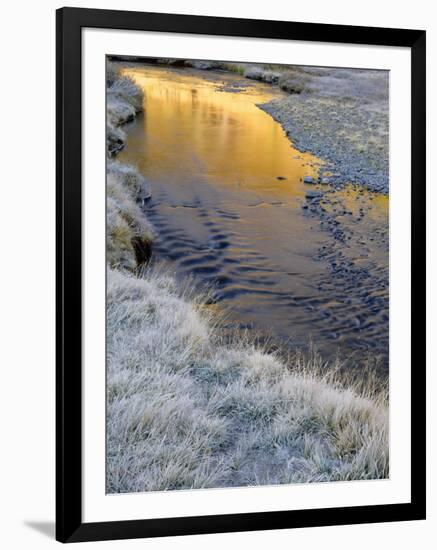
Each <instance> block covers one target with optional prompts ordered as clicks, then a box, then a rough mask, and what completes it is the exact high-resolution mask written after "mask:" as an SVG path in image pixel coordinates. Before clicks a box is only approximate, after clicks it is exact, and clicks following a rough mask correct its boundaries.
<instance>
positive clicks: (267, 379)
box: [107, 269, 388, 492]
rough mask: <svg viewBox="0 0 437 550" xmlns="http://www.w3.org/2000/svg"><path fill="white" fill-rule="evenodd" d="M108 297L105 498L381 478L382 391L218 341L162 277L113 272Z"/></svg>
mask: <svg viewBox="0 0 437 550" xmlns="http://www.w3.org/2000/svg"><path fill="white" fill-rule="evenodd" d="M107 301H108V306H107V307H108V311H107V323H108V325H107V335H108V341H107V346H108V347H107V349H108V371H107V372H108V385H107V403H108V415H107V443H108V456H107V474H108V475H107V490H108V492H135V491H151V490H168V489H191V488H199V487H221V486H243V485H264V484H279V483H292V482H315V481H339V480H350V479H376V478H385V477H387V476H388V409H387V404H386V401H385V398H384V397H383V396H382V395H379V396H378V395H375V393H369V392H367V390H363V389H362V388H361V389H360V393H358V391H356V390H354V389H353V388H351V387H349V388H347V387H345V385H344V384H342V383H341V381H340V380H339V379H336V377H335V375H334V376H333V375H330V376H329V377H324V376H323V375H322V374H321V369H320V367H321V365H320V360H319V359H318V358H317V356H314V357H312V358H311V360H310V362H309V363H306V362H305V361H304V360H303V358H302V357H299V356H296V357H294V358H293V359H292V360H291V361H290V364H285V363H284V362H282V361H281V360H280V359H279V358H278V357H277V356H275V355H272V354H268V353H266V352H264V351H263V350H260V349H256V348H255V347H254V346H253V345H251V343H250V342H248V341H247V340H245V339H244V338H243V339H238V338H236V340H235V341H234V342H232V343H229V342H227V343H226V344H225V343H224V342H223V341H222V340H221V336H220V329H219V326H217V323H219V322H220V321H217V316H216V312H214V311H211V310H210V309H209V308H208V306H205V305H204V301H202V299H201V298H199V296H196V295H195V294H194V293H193V292H192V291H191V290H190V285H186V286H185V288H181V287H180V285H179V284H177V283H176V282H175V279H174V278H173V277H172V276H171V275H170V274H169V273H168V271H165V270H161V271H159V270H158V271H156V270H155V271H154V270H151V269H148V270H147V271H145V273H144V274H143V275H142V276H141V277H135V276H133V275H130V274H128V273H127V272H121V271H117V270H112V269H109V270H108V289H107ZM213 319H214V320H213ZM366 393H368V395H366Z"/></svg>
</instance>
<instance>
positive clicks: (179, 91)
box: [118, 65, 388, 371]
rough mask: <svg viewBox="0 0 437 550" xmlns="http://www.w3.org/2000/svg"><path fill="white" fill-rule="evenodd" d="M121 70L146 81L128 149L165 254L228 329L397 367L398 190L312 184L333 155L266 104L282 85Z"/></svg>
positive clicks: (217, 75)
mask: <svg viewBox="0 0 437 550" xmlns="http://www.w3.org/2000/svg"><path fill="white" fill-rule="evenodd" d="M124 73H125V74H128V75H129V76H131V77H132V78H133V79H134V80H135V81H136V82H137V83H138V84H139V85H141V86H142V87H143V89H144V97H145V99H144V114H142V115H140V116H139V117H138V118H137V119H136V120H135V121H134V122H132V123H130V124H129V125H128V126H126V130H127V134H128V138H127V143H126V147H125V148H124V150H123V151H121V153H120V154H119V156H118V158H119V159H120V161H121V162H127V163H130V164H133V165H136V166H137V167H138V168H139V170H140V171H141V172H142V174H143V175H144V176H145V178H146V179H147V181H148V182H149V183H150V186H151V190H152V199H151V201H150V202H149V203H148V204H147V205H146V206H145V211H146V213H147V216H148V218H149V219H150V221H151V222H152V223H153V225H154V226H155V227H156V229H157V233H158V239H157V242H156V245H155V248H154V257H155V258H156V260H162V259H165V260H167V261H168V262H170V263H171V265H172V268H173V269H174V271H175V272H176V274H177V276H178V277H181V278H185V277H187V276H193V277H195V279H196V280H197V281H198V282H199V284H200V285H203V284H206V285H209V286H211V287H212V289H213V295H214V298H215V302H216V303H217V304H218V307H220V309H221V310H222V311H224V312H225V314H226V318H227V320H228V326H229V327H230V328H231V329H232V328H244V329H249V330H251V331H253V332H254V333H257V334H260V335H262V336H263V337H265V338H269V337H271V338H273V339H274V340H276V341H278V342H280V343H281V345H286V346H287V347H288V348H292V349H295V348H300V349H306V348H307V346H308V345H309V343H310V342H313V343H314V344H315V345H316V347H317V348H318V350H319V351H320V353H321V354H322V355H323V356H324V357H326V358H327V359H330V358H332V357H334V356H335V355H336V354H339V355H340V357H341V358H343V359H346V360H347V361H349V363H350V364H354V363H356V364H360V365H361V364H362V363H363V362H364V358H365V356H366V354H367V353H369V354H370V355H372V356H375V357H378V358H379V364H380V368H381V369H383V370H384V371H386V370H387V368H388V197H387V196H384V195H379V194H376V193H370V192H368V191H366V190H364V189H359V188H358V187H357V186H354V185H350V186H346V187H345V188H342V189H331V188H330V186H321V185H320V186H315V185H307V184H305V183H304V181H303V180H304V178H305V177H308V176H310V177H317V172H318V169H319V167H320V166H321V165H322V164H323V163H322V161H321V160H320V159H318V158H316V157H314V156H312V155H311V154H309V153H302V152H299V151H297V150H296V149H294V148H293V146H292V143H291V142H290V140H289V139H288V138H287V136H286V135H285V133H284V131H283V129H282V128H281V126H280V125H279V124H278V123H277V122H275V121H274V120H273V119H272V118H271V117H270V116H269V115H268V114H267V113H265V112H264V111H263V110H261V109H260V108H259V107H257V104H261V103H265V102H268V101H270V100H271V99H273V98H277V97H281V95H282V94H283V92H281V91H280V90H279V89H277V88H274V87H272V86H269V85H267V84H263V83H259V82H254V81H249V80H247V79H244V78H242V77H241V76H239V75H238V74H232V73H221V72H213V71H196V70H194V69H188V68H187V69H185V68H183V69H176V68H168V67H159V66H152V65H150V66H147V65H142V66H135V67H133V66H128V67H126V68H125V69H124ZM290 137H291V139H292V135H291V136H290ZM310 190H311V191H312V192H313V193H318V192H319V193H322V194H323V195H322V198H321V200H317V204H316V205H314V204H313V202H312V200H311V198H308V197H307V195H308V193H309V191H310ZM314 190H316V191H314Z"/></svg>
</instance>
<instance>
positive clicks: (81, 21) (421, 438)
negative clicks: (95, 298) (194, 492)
mask: <svg viewBox="0 0 437 550" xmlns="http://www.w3.org/2000/svg"><path fill="white" fill-rule="evenodd" d="M56 25H57V28H56V63H57V79H56V86H57V90H56V91H57V105H56V111H57V123H56V132H57V167H56V178H57V227H56V237H57V279H56V280H57V293H56V297H57V308H56V322H57V331H56V345H57V353H56V361H57V370H56V376H57V380H56V414H57V421H56V437H57V442H56V538H57V540H59V541H61V542H78V541H93V540H108V539H127V538H139V537H158V536H160V537H161V536H171V535H189V534H200V533H220V532H233V531H251V530H266V529H282V528H293V527H311V526H322V525H343V524H353V523H355V524H358V523H377V522H391V521H405V520H418V519H424V518H425V509H426V506H425V481H426V480H425V466H426V465H425V459H426V458H425V426H426V424H425V420H426V416H425V48H426V33H425V31H422V30H406V29H391V28H373V27H357V26H344V25H326V24H313V23H293V22H286V21H265V20H264V21H263V20H249V19H233V18H222V17H204V16H187V15H173V14H172V15H170V14H162V13H142V12H128V11H110V10H96V9H79V8H62V9H59V10H57V14H56ZM85 27H88V28H90V27H93V28H104V29H128V30H144V31H155V32H172V33H193V34H207V35H221V36H233V37H257V38H271V39H278V38H280V39H290V40H303V41H316V42H336V43H346V44H370V45H380V46H396V47H407V48H410V49H411V71H412V73H411V74H412V87H411V105H412V120H411V138H412V147H411V155H412V157H411V158H412V164H411V178H412V213H411V214H412V250H411V254H412V267H411V269H412V271H411V274H412V324H411V326H412V334H411V336H412V350H411V353H412V356H411V367H412V368H411V410H412V418H411V421H412V422H411V426H412V434H411V436H412V438H411V442H412V444H411V449H412V451H411V452H412V454H411V502H410V503H405V504H387V505H374V506H354V507H344V508H328V509H326V508H323V509H311V510H294V511H277V512H262V513H243V514H226V515H212V516H211V515H210V516H198V517H183V518H180V517H170V518H165V519H147V518H145V519H141V520H135V521H108V522H101V523H83V522H82V462H81V461H82V429H81V422H82V413H81V407H82V399H81V390H82V373H81V365H82V358H81V356H82V285H81V273H82V258H81V256H82V244H81V243H82V215H81V203H82V190H81V164H82V162H81V161H82V159H81V146H82V138H81V116H82V110H81V109H82V107H81V68H82V45H81V31H82V29H83V28H85Z"/></svg>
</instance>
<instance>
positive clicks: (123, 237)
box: [106, 62, 154, 271]
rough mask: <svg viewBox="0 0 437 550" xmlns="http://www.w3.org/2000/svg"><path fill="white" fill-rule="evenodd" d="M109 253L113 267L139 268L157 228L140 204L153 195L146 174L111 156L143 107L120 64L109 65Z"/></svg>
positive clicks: (131, 81) (148, 256)
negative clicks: (152, 224) (123, 74)
mask: <svg viewBox="0 0 437 550" xmlns="http://www.w3.org/2000/svg"><path fill="white" fill-rule="evenodd" d="M106 71H107V72H106V83H107V86H106V89H107V101H106V109H107V113H106V121H107V134H106V135H107V152H108V157H109V158H108V161H107V167H106V233H107V239H106V255H107V262H108V264H109V266H111V267H118V268H124V269H129V270H131V271H132V270H135V269H136V268H137V267H138V266H139V265H143V264H145V263H148V261H149V259H150V255H151V244H152V240H153V237H154V231H153V228H152V226H151V224H150V223H149V222H148V220H147V218H146V215H145V213H144V212H143V211H142V209H141V206H140V205H144V202H145V201H146V200H147V199H148V198H149V197H150V189H149V186H148V184H147V182H146V181H145V179H144V177H143V176H142V175H141V174H140V173H139V171H138V170H137V169H136V168H135V167H133V166H129V165H126V164H122V163H120V162H116V161H112V160H110V158H111V157H112V156H114V155H116V154H117V152H118V151H119V150H120V149H121V147H123V145H124V141H125V133H124V131H123V130H122V129H121V128H120V126H121V125H122V124H125V123H126V122H128V121H129V120H132V119H133V118H134V117H135V116H136V115H137V113H138V112H140V110H141V109H142V102H143V93H142V90H141V88H139V87H138V86H137V85H136V84H135V83H134V82H133V80H131V79H129V78H126V77H122V76H120V71H119V67H118V66H117V65H116V64H114V63H111V62H108V63H107V67H106Z"/></svg>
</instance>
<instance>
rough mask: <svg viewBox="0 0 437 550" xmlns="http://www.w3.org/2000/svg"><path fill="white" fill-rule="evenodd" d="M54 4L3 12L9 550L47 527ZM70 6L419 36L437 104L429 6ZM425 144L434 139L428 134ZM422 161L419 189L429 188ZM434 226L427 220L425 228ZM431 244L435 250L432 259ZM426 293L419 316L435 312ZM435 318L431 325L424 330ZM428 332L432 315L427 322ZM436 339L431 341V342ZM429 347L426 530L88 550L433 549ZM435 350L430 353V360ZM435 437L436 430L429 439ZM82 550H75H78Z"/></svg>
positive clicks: (0, 476)
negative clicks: (422, 33)
mask: <svg viewBox="0 0 437 550" xmlns="http://www.w3.org/2000/svg"><path fill="white" fill-rule="evenodd" d="M62 5H63V4H62V2H56V1H54V0H45V1H44V3H40V2H30V1H29V0H24V1H23V0H22V1H21V2H11V3H6V4H4V5H3V7H2V31H1V33H0V40H1V49H0V52H1V67H2V71H1V73H2V74H1V77H2V78H1V81H2V84H1V86H0V95H1V101H0V105H1V110H2V114H1V118H0V121H1V127H0V151H1V153H2V169H1V172H0V173H1V184H0V185H1V190H0V225H1V230H0V239H1V247H0V252H1V261H2V270H1V278H2V281H1V284H0V323H1V329H2V330H1V335H2V340H1V341H2V343H1V347H0V357H1V360H0V364H1V378H0V381H1V382H0V392H1V393H0V426H1V428H0V429H1V432H0V433H1V445H0V449H1V450H0V525H1V527H0V545H1V546H2V547H3V548H6V549H8V550H9V549H10V550H13V549H15V548H17V549H18V548H20V549H21V548H25V549H27V548H32V549H33V550H41V549H46V548H52V547H54V546H55V544H56V543H55V541H54V539H53V532H54V527H53V521H54V343H55V341H54V329H55V322H54V285H55V274H54V264H55V259H54V250H55V243H54V230H55V216H54V212H55V180H54V169H55V9H56V8H57V7H60V6H62ZM72 5H74V6H82V7H94V8H108V9H109V8H112V9H132V10H144V11H163V12H169V13H171V12H174V13H187V14H188V13H189V14H202V15H220V16H234V17H247V18H263V19H284V20H290V21H293V20H294V21H311V22H319V23H336V24H355V25H370V26H387V27H404V28H425V29H426V30H427V31H428V71H429V72H428V75H429V76H428V85H429V86H428V97H429V98H435V97H436V96H437V75H436V70H435V65H436V58H437V37H436V35H437V19H435V18H434V19H433V10H432V7H433V5H432V2H429V1H428V0H416V1H415V2H414V4H412V3H410V2H408V3H406V2H405V3H400V2H397V1H395V0H386V1H385V2H382V1H381V0H365V1H364V0H362V1H361V2H359V3H356V2H351V1H350V0H330V1H329V2H326V1H324V0H312V1H311V2H302V3H297V2H284V0H269V2H261V1H260V0H251V1H250V2H240V3H237V2H235V1H234V0H220V1H219V2H205V1H204V0H185V1H184V2H180V1H179V2H178V1H177V0H160V1H159V2H158V1H156V0H155V1H154V0H150V1H149V2H144V1H143V2H141V1H139V0H125V1H124V2H121V0H106V1H105V2H97V1H95V0H94V1H92V0H89V1H85V2H83V1H80V0H75V1H74V3H73V4H72ZM435 115H436V107H435V104H434V103H431V101H429V103H428V116H429V119H428V120H429V122H428V128H429V129H431V130H432V132H429V140H428V150H429V151H434V149H435V148H436V146H437V142H436V136H435V131H434V128H435V122H436V116H435ZM431 134H433V135H431ZM433 158H434V155H429V167H428V173H429V178H428V179H429V181H430V182H431V181H434V180H435V179H436V178H437V170H436V168H435V165H433V164H432V162H431V161H432V159H433ZM436 202H437V192H436V191H435V187H431V186H429V191H428V205H429V206H428V212H429V216H428V217H429V237H428V251H429V275H428V279H429V281H431V280H432V279H433V278H435V277H437V258H436V254H435V253H434V254H433V256H432V257H431V255H430V254H431V248H432V243H431V240H432V238H433V237H435V235H436V233H437V223H436V216H435V215H433V205H434V204H435V203H436ZM431 218H433V219H431ZM435 248H436V247H435V245H434V250H435ZM428 287H429V289H428V290H429V310H431V308H432V307H433V308H434V310H435V311H437V299H436V295H435V293H432V292H431V288H430V287H431V285H430V283H428ZM431 317H433V319H431ZM429 320H430V321H433V325H432V329H431V327H429V329H428V334H429V336H432V335H431V330H432V332H433V333H434V334H435V331H436V330H437V322H436V321H437V315H436V314H434V315H433V316H431V314H429ZM435 340H436V338H435V337H434V342H435ZM429 344H430V346H429V352H428V356H429V361H428V367H429V378H428V379H429V388H428V395H429V397H430V398H429V422H428V432H429V435H430V436H431V435H432V434H431V432H432V431H433V432H434V438H433V440H431V437H430V438H429V440H430V444H429V449H430V457H429V461H428V462H429V468H428V470H429V487H430V489H431V491H432V489H434V491H432V493H433V494H432V495H430V498H429V514H428V515H429V519H428V520H427V521H426V522H410V523H397V524H382V525H381V524H379V525H363V526H346V527H325V528H318V529H300V530H288V531H272V532H257V533H244V534H224V535H208V536H195V537H179V538H175V539H155V540H148V541H144V540H143V541H122V542H104V543H98V545H99V547H102V548H108V549H112V548H114V549H116V548H124V547H130V548H140V547H142V548H144V547H147V548H150V549H164V548H169V549H173V548H178V549H182V550H183V549H185V548H186V549H190V550H196V549H201V548H202V549H203V548H204V547H205V546H208V547H209V548H212V549H214V548H221V547H222V546H226V547H228V548H237V547H244V546H248V547H251V548H254V549H256V548H264V547H266V546H269V547H274V548H275V549H282V548H287V549H288V548H305V549H306V550H307V549H313V548H323V549H324V550H325V549H331V548H332V549H334V548H335V549H336V550H342V549H350V548H351V547H353V548H354V549H356V550H360V549H366V550H367V549H368V548H378V549H379V548H385V547H387V546H390V547H393V548H396V549H397V550H402V549H407V548H408V549H410V548H412V547H419V548H424V549H428V548H433V547H434V544H435V542H434V544H433V543H432V542H431V540H432V538H434V539H436V538H437V496H436V494H435V488H436V483H435V481H436V476H435V475H433V472H432V471H431V470H432V468H431V467H430V466H431V465H432V463H433V462H434V461H435V460H436V459H437V453H436V441H435V433H436V431H437V430H436V429H435V426H437V407H436V405H435V403H436V400H435V399H433V396H434V394H435V392H436V391H437V384H436V379H437V377H436V375H435V373H434V372H432V368H431V367H432V362H433V361H432V359H431V353H432V355H433V357H432V358H433V359H434V363H435V360H436V359H437V353H436V352H437V346H436V345H435V343H433V342H432V339H431V338H430V343H429ZM431 344H433V346H432V347H433V349H431ZM433 428H434V429H433ZM88 546H89V544H85V545H84V546H82V547H88Z"/></svg>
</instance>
